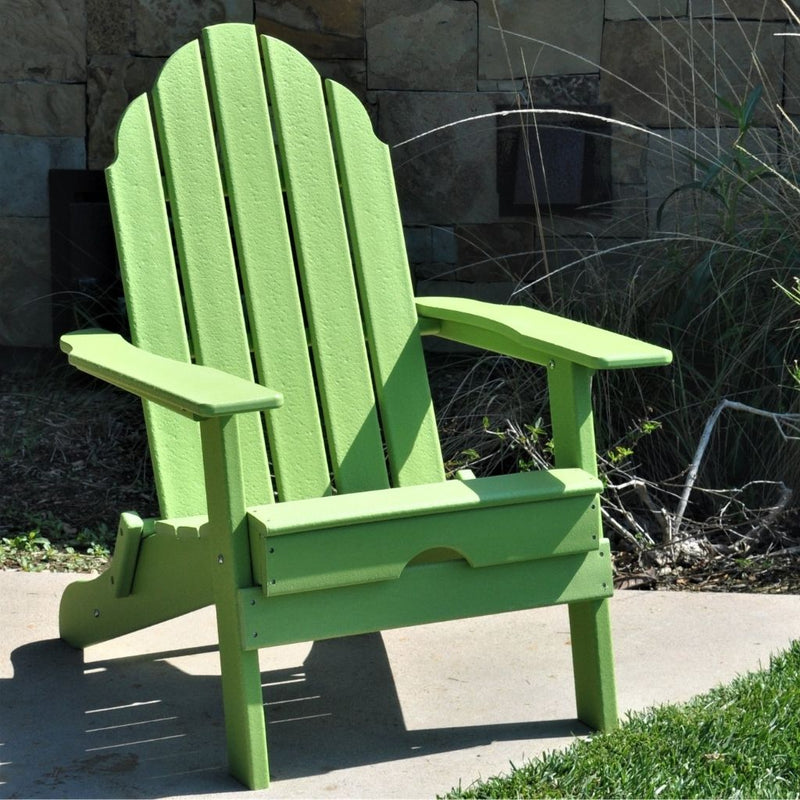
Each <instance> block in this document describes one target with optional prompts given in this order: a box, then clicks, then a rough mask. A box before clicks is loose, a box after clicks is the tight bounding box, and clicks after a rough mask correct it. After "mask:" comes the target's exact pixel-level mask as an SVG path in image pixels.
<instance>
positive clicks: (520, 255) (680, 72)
mask: <svg viewBox="0 0 800 800" xmlns="http://www.w3.org/2000/svg"><path fill="white" fill-rule="evenodd" d="M2 17H3V18H2V22H3V26H4V34H5V45H4V48H3V49H2V51H0V109H1V110H2V113H0V168H2V181H0V346H7V345H29V346H50V345H51V344H52V338H53V337H52V331H51V325H50V318H51V310H52V305H53V303H57V302H58V298H51V297H50V293H51V276H50V252H49V223H48V215H49V206H48V184H47V179H48V171H49V170H50V169H92V170H100V169H102V168H104V167H105V166H107V165H108V164H109V163H110V161H111V160H112V158H113V146H114V145H113V142H114V130H115V128H116V124H117V122H118V120H119V116H120V114H121V112H122V110H123V109H124V107H125V106H126V105H127V103H128V102H129V101H130V100H131V99H132V98H133V97H135V96H136V95H137V94H139V93H140V92H143V91H146V90H147V89H149V88H150V86H151V85H152V83H153V81H154V80H155V78H156V76H157V74H158V72H159V70H160V69H161V67H162V65H163V63H164V60H165V58H166V57H167V56H168V55H169V54H170V53H171V52H173V51H174V50H175V49H176V48H177V47H179V46H180V45H182V44H183V43H185V42H186V41H188V40H190V39H193V38H195V37H197V36H198V34H199V32H200V30H201V28H202V27H203V26H205V25H208V24H212V23H215V22H221V21H241V22H255V23H256V25H257V27H258V29H259V30H260V31H262V32H264V33H269V34H272V35H276V36H279V37H280V38H282V39H284V40H286V41H288V42H289V43H291V44H292V45H294V46H295V47H297V48H298V49H300V50H301V51H302V52H303V53H305V54H306V55H307V56H308V57H309V58H310V59H311V60H312V61H313V62H314V63H315V65H316V66H317V67H318V69H320V71H321V72H322V73H323V74H324V75H326V76H328V77H332V78H334V79H335V80H338V81H340V82H342V83H344V84H345V85H347V86H348V87H349V88H351V89H352V90H353V91H354V92H356V94H358V95H359V97H361V98H362V100H363V101H364V102H366V103H367V106H368V109H369V111H370V113H371V114H372V116H373V119H374V122H375V125H376V128H377V130H378V133H379V135H380V136H381V137H382V138H383V139H384V140H385V141H387V142H388V143H389V144H390V146H391V147H392V153H393V159H394V163H395V170H396V181H397V185H398V192H399V196H400V201H401V207H402V212H403V216H404V221H405V224H406V230H407V240H408V248H409V257H410V260H411V262H412V265H413V268H414V271H415V277H416V278H417V280H418V282H419V290H420V291H423V292H426V291H457V292H460V293H466V294H477V295H481V294H482V295H490V296H492V297H500V298H503V297H508V296H509V295H510V294H511V293H512V292H513V290H514V289H515V288H516V287H518V286H519V285H520V284H528V283H536V282H537V281H538V282H542V280H544V278H546V276H547V274H549V273H551V272H553V271H557V270H558V269H559V268H560V267H562V266H564V265H565V264H569V263H570V262H571V261H573V260H576V259H578V258H582V257H584V256H585V254H586V253H587V252H589V251H591V250H592V249H593V248H594V249H598V250H599V249H603V245H607V246H610V247H616V246H617V245H622V248H623V249H624V246H625V243H626V242H631V241H635V240H636V239H639V238H641V237H643V236H646V235H648V234H649V233H651V232H652V231H653V227H654V217H655V212H656V209H657V208H658V205H659V204H660V201H661V199H663V197H664V196H665V194H667V193H668V192H669V191H670V189H671V188H672V187H674V185H676V183H677V182H680V181H688V180H690V179H691V178H692V167H691V165H690V163H689V160H688V159H686V158H679V159H677V160H676V159H675V157H674V156H675V153H676V152H681V153H684V154H685V153H687V152H688V151H689V150H690V149H691V145H693V144H694V143H695V142H696V140H697V137H698V136H699V137H700V139H701V140H702V141H703V142H707V143H708V151H709V154H710V155H713V150H714V148H715V147H718V146H720V145H723V144H724V143H726V142H730V141H732V139H731V135H732V134H731V132H730V131H722V132H720V129H721V128H722V129H724V128H729V127H730V126H731V124H732V123H731V121H730V120H726V119H725V118H724V117H723V116H721V115H720V109H719V104H718V103H717V102H716V100H715V94H721V95H723V96H725V97H728V98H730V99H732V100H734V101H740V100H741V99H742V98H743V97H744V96H745V95H746V93H747V92H748V91H749V90H750V89H751V88H752V87H753V86H754V85H756V84H763V85H764V87H765V98H766V101H767V102H766V103H765V107H764V110H763V111H762V112H761V116H759V117H758V119H757V123H758V126H759V130H758V140H759V142H760V145H759V146H760V147H762V149H761V151H760V152H762V154H763V155H764V157H765V158H767V159H769V158H773V157H774V154H775V151H776V149H777V143H778V141H779V135H778V131H777V130H776V129H775V128H774V127H770V126H771V125H772V126H774V124H775V122H774V120H775V115H774V113H772V111H771V109H769V108H768V107H767V106H768V104H773V105H774V104H775V103H781V104H782V105H783V107H784V108H785V109H786V111H787V113H788V114H790V115H795V114H800V101H798V97H797V93H796V91H795V89H794V87H795V86H798V85H800V83H798V77H800V76H799V75H798V72H800V44H798V43H797V41H800V40H793V39H790V38H788V37H786V36H780V35H778V34H783V33H786V32H787V31H788V30H789V14H788V12H787V10H786V8H785V6H784V5H783V4H782V3H781V2H780V0H738V1H737V0H727V2H720V0H391V1H390V0H113V1H112V0H6V2H5V3H4V4H3V8H2ZM753 52H755V53H756V54H757V59H753V57H752V53H753ZM514 108H524V109H530V108H535V109H545V108H573V109H574V108H582V109H586V108H605V109H608V111H609V114H610V116H613V117H614V118H616V119H620V120H623V121H626V122H628V123H629V125H627V126H614V127H613V128H612V140H611V145H610V148H611V150H610V163H611V176H610V192H611V201H610V203H608V204H607V205H606V206H605V207H604V208H602V209H584V210H579V211H577V212H575V213H572V214H568V215H566V214H552V213H549V212H548V209H547V208H542V209H541V214H540V215H538V216H537V215H536V214H534V213H530V214H517V215H512V216H508V215H503V214H501V203H500V197H499V194H498V165H499V164H500V158H499V155H498V147H499V146H502V141H503V137H502V136H499V134H498V131H499V130H502V129H503V127H504V126H505V127H506V128H508V126H512V127H513V126H516V127H517V128H518V127H519V126H520V118H519V115H509V116H507V117H505V118H498V117H497V116H496V115H495V114H496V112H497V111H498V110H502V109H514ZM526 119H528V120H530V119H531V117H530V115H529V116H527V117H526ZM453 123H457V124H453ZM432 130H433V131H434V132H433V133H429V132H430V131H432ZM649 131H653V133H650V132H649ZM687 131H691V133H688V132H687ZM499 143H500V144H499ZM679 212H680V209H679V207H677V206H676V207H674V208H673V209H672V211H671V213H669V214H664V215H663V220H662V222H663V224H665V225H666V226H668V227H671V228H672V229H680V228H681V219H682V216H681V214H680V213H679ZM554 243H556V245H557V246H554ZM606 249H608V248H607V247H606ZM616 268H618V265H617V264H612V263H610V262H609V264H608V269H609V270H612V269H616ZM442 283H445V284H446V285H442ZM489 284H491V285H492V288H491V289H488V288H486V287H487V285H489Z"/></svg>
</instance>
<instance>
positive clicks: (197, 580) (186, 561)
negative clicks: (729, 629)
mask: <svg viewBox="0 0 800 800" xmlns="http://www.w3.org/2000/svg"><path fill="white" fill-rule="evenodd" d="M132 516H133V515H130V516H128V522H127V524H129V525H131V524H132V523H133V522H134V521H133V520H132V519H131V517H132ZM113 576H114V569H113V568H112V569H109V570H106V571H105V572H103V573H102V574H101V575H98V576H97V577H96V578H93V579H91V580H80V581H75V583H71V584H70V585H69V586H67V588H66V589H65V590H64V594H63V595H62V596H61V605H60V608H59V635H60V636H61V638H62V639H64V641H66V642H68V643H69V644H71V645H72V646H73V647H88V646H89V645H91V644H96V643H97V642H105V641H108V640H109V639H113V638H115V637H116V636H123V635H124V634H126V633H132V632H133V631H138V630H141V629H142V628H147V627H149V626H150V625H155V624H157V623H159V622H164V621H165V620H168V619H173V618H174V617H179V616H180V615H181V614H188V613H189V612H190V611H195V610H196V609H198V608H202V607H203V606H207V605H208V604H209V603H211V602H213V599H214V598H213V593H212V590H211V575H210V574H209V570H208V557H207V548H206V545H205V542H203V541H202V540H201V539H194V540H189V539H178V538H177V537H175V536H170V535H158V534H151V535H149V536H144V537H143V538H142V540H141V542H140V545H139V549H138V556H137V560H136V566H135V570H134V576H133V583H132V585H131V592H130V594H129V595H128V596H127V597H123V598H118V597H117V596H116V588H115V586H114V584H112V582H111V578H112V577H113Z"/></svg>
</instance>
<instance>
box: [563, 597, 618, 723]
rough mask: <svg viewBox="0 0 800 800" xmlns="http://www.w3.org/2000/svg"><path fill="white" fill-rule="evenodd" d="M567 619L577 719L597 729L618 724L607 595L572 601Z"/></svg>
mask: <svg viewBox="0 0 800 800" xmlns="http://www.w3.org/2000/svg"><path fill="white" fill-rule="evenodd" d="M569 623H570V633H571V638H572V665H573V670H574V675H575V699H576V703H577V707H578V719H580V720H581V722H583V723H585V724H586V725H588V726H589V727H590V728H594V729H595V730H599V731H611V730H614V729H615V728H617V727H618V726H619V719H618V714H617V693H616V684H615V680H614V654H613V650H612V644H611V619H610V614H609V603H608V600H607V599H603V600H589V601H584V602H579V603H571V604H570V606H569Z"/></svg>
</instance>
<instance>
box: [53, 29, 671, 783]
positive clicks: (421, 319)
mask: <svg viewBox="0 0 800 800" xmlns="http://www.w3.org/2000/svg"><path fill="white" fill-rule="evenodd" d="M273 136H274V138H273ZM117 153H118V155H117V159H116V161H115V162H114V163H113V164H112V165H111V166H110V167H109V168H108V170H107V179H108V187H109V193H110V197H111V204H112V212H113V218H114V226H115V231H116V238H117V245H118V250H119V256H120V260H121V264H122V271H123V281H124V287H125V294H126V298H127V304H128V311H129V318H130V325H131V331H132V338H133V344H130V343H128V342H126V341H125V340H123V339H122V338H121V337H120V336H118V335H116V334H111V333H108V332H105V331H96V330H95V331H79V332H76V333H71V334H68V335H66V336H64V337H63V339H62V348H63V349H64V350H65V351H66V352H67V353H68V354H69V360H70V362H71V363H72V364H74V365H75V366H77V367H78V368H80V369H82V370H85V371H86V372H88V373H90V374H92V375H95V376H97V377H99V378H102V379H105V380H106V381H108V382H110V383H112V384H114V385H116V386H118V387H121V388H122V389H125V390H127V391H130V392H133V393H134V394H136V395H138V396H139V397H141V398H142V400H143V405H144V414H145V417H146V422H147V429H148V435H149V442H150V449H151V454H152V460H153V468H154V470H155V478H156V484H157V489H158V496H159V502H160V518H159V519H147V520H142V519H140V518H139V517H138V516H136V515H135V514H132V513H124V514H122V516H121V519H120V524H119V532H118V537H117V543H116V549H115V551H114V557H113V560H112V562H111V564H110V566H109V567H108V569H107V570H106V571H105V572H104V573H103V574H102V575H100V576H98V577H97V578H95V579H93V580H89V581H80V582H76V583H73V584H71V585H70V586H69V587H68V588H67V590H66V591H65V593H64V596H63V599H62V602H61V610H60V630H61V635H62V637H63V638H64V639H65V640H66V641H67V642H69V643H71V644H73V645H74V646H77V647H84V646H87V645H89V644H91V643H94V642H98V641H102V640H107V639H110V638H112V637H115V636H119V635H121V634H124V633H127V632H130V631H133V630H136V629H140V628H143V627H145V626H148V625H152V624H155V623H157V622H160V621H162V620H166V619H169V618H172V617H176V616H179V615H181V614H184V613H186V612H189V611H192V610H194V609H197V608H200V607H202V606H205V605H208V604H211V603H213V604H214V605H215V607H216V615H217V627H218V634H219V649H220V659H221V671H222V686H223V700H224V711H225V721H226V730H227V741H228V756H229V763H230V769H231V772H232V774H233V775H234V776H235V777H236V778H238V779H239V780H240V781H241V782H242V783H244V784H246V785H247V786H250V787H253V788H258V787H265V786H267V785H268V783H269V772H268V765H267V746H266V733H265V719H264V707H263V698H262V687H261V679H260V673H259V666H258V658H257V655H258V653H257V650H258V648H262V647H266V646H270V645H276V644H281V643H288V642H299V641H311V640H316V639H324V638H329V637H335V636H344V635H349V634H357V633H364V632H369V631H378V630H382V629H385V628H391V627H398V626H405V625H411V624H417V623H424V622H432V621H436V620H447V619H454V618H460V617H465V616H472V615H479V614H492V613H497V612H502V611H508V610H513V609H523V608H531V607H536V606H543V605H549V604H555V603H567V604H569V619H570V624H571V632H572V650H573V660H574V672H575V689H576V697H577V710H578V717H579V718H580V719H581V720H583V721H584V722H585V723H586V724H588V725H590V726H592V727H594V728H599V729H602V730H608V729H611V728H613V727H615V725H616V724H617V708H616V699H615V688H614V676H613V661H612V652H611V638H610V628H609V615H608V606H607V602H608V600H607V599H608V597H609V596H610V595H611V593H612V571H611V562H610V553H609V548H608V543H607V541H606V540H605V539H603V538H602V531H601V523H600V510H599V506H598V495H599V493H600V491H601V484H600V482H599V481H598V479H597V476H596V466H595V451H594V435H593V427H592V413H591V403H590V383H591V378H592V375H593V373H594V372H595V371H596V370H598V369H614V368H618V367H637V366H644V365H657V364H666V363H668V362H669V360H670V354H669V353H668V352H667V351H665V350H663V349H660V348H658V347H653V346H650V345H647V344H643V343H641V342H638V341H635V340H632V339H628V338H625V337H622V336H618V335H615V334H613V333H608V332H604V331H600V330H597V329H594V328H590V327H588V326H586V325H582V324H579V323H575V322H571V321H568V320H565V319H561V318H558V317H555V316H552V315H549V314H546V313H542V312H539V311H534V310H532V309H528V308H522V307H507V306H495V305H490V304H487V303H482V302H476V301H470V300H465V299H453V298H449V299H448V298H433V297H426V298H424V299H418V300H416V301H415V300H414V298H413V296H412V290H411V281H410V276H409V268H408V263H407V260H406V254H405V247H404V240H403V229H402V226H401V222H400V216H399V212H398V206H397V200H396V195H395V189H394V183H393V177H392V168H391V163H390V158H389V151H388V148H387V147H386V145H384V144H383V143H382V142H380V141H379V140H378V139H377V138H376V137H375V135H374V133H373V130H372V127H371V124H370V121H369V118H368V116H367V113H366V111H365V110H364V108H363V107H362V106H361V104H360V103H359V102H358V100H357V99H356V98H355V97H354V96H353V95H352V94H351V93H350V92H348V91H347V90H346V89H344V88H343V87H342V86H340V85H337V84H336V83H333V82H330V81H326V82H325V83H324V85H323V82H322V81H321V80H320V77H319V75H318V74H317V72H316V71H315V69H314V68H313V66H312V65H311V64H310V63H309V62H308V61H306V60H305V59H304V58H303V57H302V56H301V55H300V54H299V53H297V52H296V51H294V50H293V49H292V48H290V47H289V46H287V45H286V44H284V43H282V42H280V41H278V40H275V39H271V38H268V37H261V38H260V39H259V37H258V36H257V34H256V31H255V29H254V28H253V27H251V26H249V25H239V24H225V25H218V26H212V27H210V28H207V29H206V30H205V31H204V32H203V37H202V46H201V42H199V41H195V42H192V43H190V44H187V45H186V46H184V47H182V48H181V49H180V50H179V51H178V52H177V53H175V54H174V55H173V56H172V58H171V59H170V60H169V62H168V63H167V64H166V66H165V67H164V70H163V72H162V73H161V76H160V77H159V79H158V81H157V83H156V85H155V87H154V89H153V91H152V95H151V97H150V99H148V97H147V96H141V97H138V98H137V99H136V100H134V101H133V102H132V103H131V105H130V106H129V108H128V109H127V111H126V113H125V115H124V117H123V119H122V121H121V124H120V127H119V131H118V136H117ZM422 334H434V335H438V336H441V337H445V338H447V339H451V340H454V341H457V342H464V343H467V344H471V345H476V346H479V347H484V348H489V349H491V350H493V351H495V352H499V353H505V354H508V355H510V356H515V357H519V358H521V359H525V360H527V361H531V362H534V363H537V364H541V365H543V366H544V367H545V369H546V374H547V381H548V383H549V390H550V402H551V412H552V422H553V436H554V441H555V456H556V462H557V468H556V469H552V470H549V471H540V472H530V473H523V474H517V475H508V476H501V477H487V478H474V477H473V476H471V475H469V474H465V475H460V476H459V477H458V478H457V479H453V480H445V475H444V472H443V467H442V459H441V453H440V449H439V441H438V437H437V431H436V424H435V419H434V414H433V410H432V405H431V397H430V391H429V387H428V382H427V377H426V374H425V364H424V359H423V351H422V345H421V339H420V337H421V335H422ZM262 412H263V413H262Z"/></svg>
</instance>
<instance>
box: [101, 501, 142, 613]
mask: <svg viewBox="0 0 800 800" xmlns="http://www.w3.org/2000/svg"><path fill="white" fill-rule="evenodd" d="M143 531H144V523H143V522H142V520H141V519H140V518H139V517H137V516H136V514H131V513H128V512H126V513H124V514H121V515H120V518H119V526H118V527H117V539H116V542H115V543H114V558H113V559H112V560H111V564H110V566H109V572H110V576H109V582H110V583H111V586H112V587H113V590H114V597H117V598H120V597H127V596H128V595H129V594H130V593H131V587H132V586H133V576H134V574H135V572H136V562H137V559H138V557H139V544H140V543H141V541H142V533H143Z"/></svg>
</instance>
